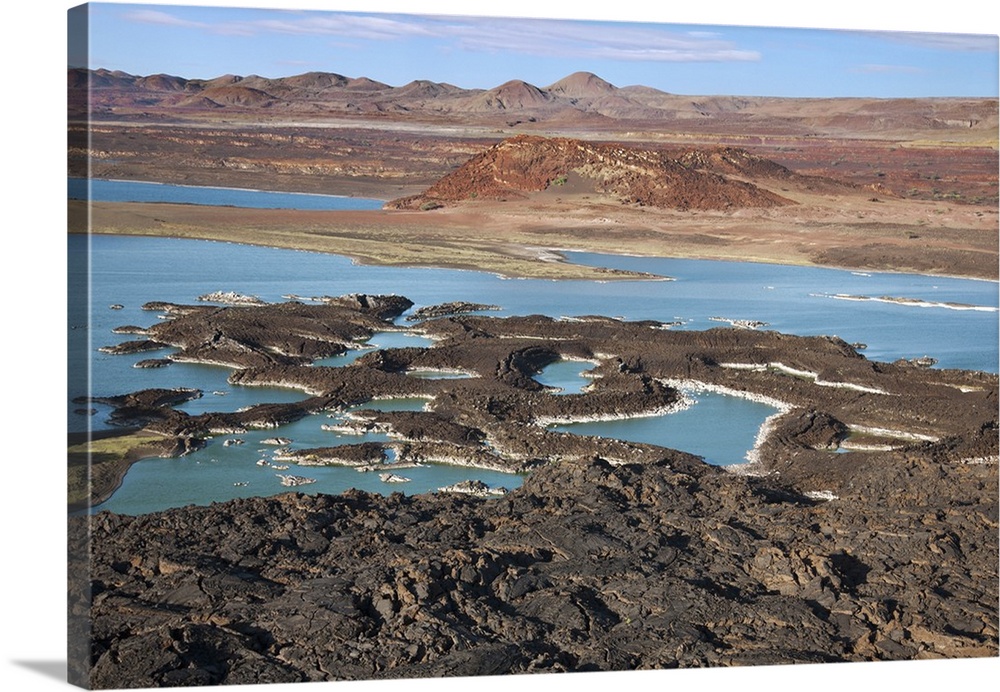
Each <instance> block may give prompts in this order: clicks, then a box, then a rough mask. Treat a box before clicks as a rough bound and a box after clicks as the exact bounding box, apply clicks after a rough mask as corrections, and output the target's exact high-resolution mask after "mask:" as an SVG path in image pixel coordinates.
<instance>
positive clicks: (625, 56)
mask: <svg viewBox="0 0 1000 692" xmlns="http://www.w3.org/2000/svg"><path fill="white" fill-rule="evenodd" d="M126 18H127V19H130V20H132V21H138V22H143V23H152V24H161V25H165V26H180V27H196V28H202V29H205V30H207V31H210V32H212V33H216V34H226V35H236V36H257V35H261V34H287V35H302V36H340V37H347V38H351V39H358V40H372V41H396V40H401V39H408V38H417V37H422V38H431V39H437V40H439V41H442V42H443V43H444V45H443V46H442V47H443V48H449V47H450V48H456V47H457V48H462V49H464V50H468V51H476V52H508V51H509V52H515V53H523V54H528V55H537V56H561V57H597V58H606V59H612V60H629V61H634V60H650V61H660V62H696V61H703V62H728V61H752V60H759V59H760V54H759V53H758V52H757V51H754V50H747V49H742V48H739V47H737V46H736V45H734V44H733V43H732V42H731V41H727V40H725V39H724V38H723V37H722V36H721V35H720V34H719V33H717V32H699V31H691V32H678V31H670V30H669V29H667V28H664V27H660V26H656V25H636V24H624V23H622V24H615V23H600V24H598V23H594V22H581V21H557V20H545V19H508V18H490V17H480V18H471V17H468V18H466V17H431V16H407V15H380V16H375V15H364V14H347V13H322V14H321V13H312V12H309V13H306V12H301V13H294V14H290V13H281V14H280V15H279V18H275V19H261V20H254V21H236V22H222V23H218V24H214V25H207V24H201V23H198V22H192V21H188V20H184V19H181V18H180V17H177V16H175V15H172V14H168V13H166V12H161V11H156V10H143V11H137V12H131V13H128V14H127V15H126Z"/></svg>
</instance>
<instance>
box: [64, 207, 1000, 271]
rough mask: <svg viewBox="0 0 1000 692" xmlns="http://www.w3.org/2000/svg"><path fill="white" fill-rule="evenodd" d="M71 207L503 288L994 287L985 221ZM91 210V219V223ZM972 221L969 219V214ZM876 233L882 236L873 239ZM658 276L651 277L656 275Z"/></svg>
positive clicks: (77, 215) (601, 211)
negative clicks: (777, 281) (814, 279)
mask: <svg viewBox="0 0 1000 692" xmlns="http://www.w3.org/2000/svg"><path fill="white" fill-rule="evenodd" d="M89 207H90V208H89V210H88V205H87V203H86V202H82V201H76V200H71V201H70V202H69V231H70V232H71V233H82V232H86V231H87V230H88V229H89V230H90V231H91V232H93V233H98V234H118V235H142V236H158V237H176V238H193V239H202V240H218V241H226V242H234V243H241V244H249V245H260V246H267V247H274V248H283V249H293V250H305V251H312V252H323V253H328V254H337V255H341V256H347V257H350V258H351V259H352V260H354V261H355V262H357V263H360V264H371V265H383V266H414V267H441V268H450V269H470V270H476V271H486V272H489V273H493V274H497V275H500V276H503V277H507V278H542V279H591V280H621V279H641V278H654V277H650V276H642V275H637V274H635V273H632V272H622V271H609V270H606V269H600V268H593V267H585V266H582V265H574V264H571V263H569V262H566V261H565V260H564V259H563V258H562V255H561V253H562V252H565V251H572V252H594V253H602V254H614V255H626V256H646V257H670V258H681V259H705V260H723V261H737V262H756V263H773V264H780V265H793V266H816V267H827V268H836V269H845V270H867V271H879V272H899V273H913V274H925V275H933V276H941V277H955V278H966V279H985V280H990V281H996V280H997V279H998V262H997V258H998V252H997V236H996V232H995V230H994V231H990V230H989V227H988V221H989V220H986V221H983V220H982V219H976V222H977V224H978V225H977V226H971V227H969V228H964V229H960V230H953V229H952V230H949V231H948V232H947V233H944V232H942V233H941V237H940V238H938V239H935V238H933V237H930V236H929V234H927V233H926V231H925V232H924V236H926V237H922V238H921V240H920V241H919V244H917V243H914V242H912V240H911V239H910V238H909V235H913V234H912V233H909V232H905V233H907V234H908V235H904V237H903V238H901V237H900V236H901V234H902V233H904V232H903V231H901V230H900V229H899V228H898V227H897V226H895V225H894V226H889V225H886V224H871V225H869V224H862V225H855V226H850V225H845V224H843V223H841V221H840V220H838V219H837V218H834V219H831V220H829V221H824V222H820V221H818V220H803V219H802V218H801V217H802V216H803V214H804V213H805V212H804V210H796V211H795V212H781V213H775V212H770V213H760V214H758V215H756V216H754V215H739V214H736V215H722V214H700V215H684V214H680V213H676V212H665V211H649V210H644V209H622V210H616V211H617V213H616V215H615V216H614V217H613V218H612V217H610V216H609V215H608V213H607V211H608V210H607V209H606V208H604V207H601V208H597V207H595V206H594V205H591V206H589V207H588V206H587V205H584V206H583V207H582V208H580V209H577V210H576V211H573V209H575V207H573V206H572V205H571V204H569V203H566V204H561V205H557V206H556V207H554V208H553V209H551V210H549V209H546V210H544V211H543V210H541V209H539V208H536V207H534V206H533V205H531V204H520V203H517V204H509V205H504V204H493V205H484V206H482V207H471V206H470V207H461V206H459V207H456V208H452V209H446V210H438V211H435V212H420V211H416V212H414V211H385V210H374V211H300V210H284V209H277V210H275V209H241V208H233V207H208V206H198V205H185V204H153V203H117V202H92V203H90V205H89ZM88 211H89V213H88ZM968 213H969V214H970V215H971V214H972V213H973V212H972V210H970V211H969V212H968ZM879 229H881V230H879ZM656 278H659V277H656Z"/></svg>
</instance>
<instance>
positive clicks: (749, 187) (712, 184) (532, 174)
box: [387, 135, 793, 210]
mask: <svg viewBox="0 0 1000 692" xmlns="http://www.w3.org/2000/svg"><path fill="white" fill-rule="evenodd" d="M782 171H784V173H785V174H787V175H792V173H791V172H789V171H787V169H784V168H783V167H781V166H779V165H778V164H775V163H773V162H769V161H767V160H766V159H761V158H760V157H757V156H754V155H752V154H750V153H748V152H746V151H744V150H742V149H737V148H732V147H729V148H720V149H711V150H705V151H699V150H694V151H684V152H680V153H677V152H673V153H668V152H663V151H658V150H648V149H633V148H629V147H624V146H621V145H618V144H602V143H594V142H587V141H582V140H576V139H569V138H562V137H559V138H545V137H538V136H534V135H519V136H517V137H512V138H509V139H505V140H503V141H501V142H499V143H497V144H495V145H493V146H492V147H490V148H489V149H487V150H486V151H483V152H481V153H480V154H477V155H476V156H474V157H473V158H471V159H470V160H469V161H467V162H466V163H465V164H464V165H462V166H461V167H460V168H459V169H458V170H456V171H454V172H452V173H450V174H449V175H447V176H445V177H444V178H442V179H441V180H439V181H438V182H436V183H435V184H434V185H432V186H431V187H430V188H428V189H427V191H426V192H424V193H423V194H422V195H417V196H415V197H408V198H405V199H400V200H395V201H394V202H390V203H389V204H388V205H387V206H389V207H392V208H398V209H413V208H420V207H423V208H430V207H434V206H440V205H442V204H447V203H455V202H459V201H462V200H509V199H524V198H527V196H528V195H529V194H530V193H534V192H540V191H542V190H545V189H547V188H548V187H549V186H550V185H561V184H563V183H565V182H566V181H567V179H568V176H569V175H570V174H573V175H574V177H577V178H578V179H579V180H580V181H581V183H582V185H583V186H584V187H585V188H588V191H589V192H593V193H597V194H601V195H605V196H607V197H609V198H612V199H614V200H617V201H620V202H622V203H628V204H639V205H648V206H654V207H662V208H668V209H680V210H688V209H695V210H723V209H739V208H745V207H775V206H782V205H786V204H793V202H792V201H791V200H788V199H786V198H784V197H781V196H779V195H777V194H775V193H773V192H770V191H768V190H765V189H763V188H761V187H758V186H756V185H754V184H753V183H751V182H748V181H747V180H746V179H745V178H753V177H755V176H758V177H763V178H774V177H782V175H783V174H782ZM730 175H734V176H739V177H740V178H741V179H739V180H737V179H734V178H730V177H728V176H730Z"/></svg>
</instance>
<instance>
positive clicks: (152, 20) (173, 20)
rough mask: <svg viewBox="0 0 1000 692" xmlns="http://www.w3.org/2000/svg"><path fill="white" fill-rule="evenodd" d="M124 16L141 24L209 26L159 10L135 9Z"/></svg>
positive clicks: (200, 27) (196, 27) (201, 27)
mask: <svg viewBox="0 0 1000 692" xmlns="http://www.w3.org/2000/svg"><path fill="white" fill-rule="evenodd" d="M124 17H125V19H127V20H129V21H132V22H139V23H141V24H160V25H163V26H180V27H188V28H194V29H207V28H209V26H208V25H207V24H202V23H201V22H192V21H189V20H187V19H181V18H180V17H175V16H174V15H172V14H168V13H167V12H160V11H158V10H135V11H134V12H126V13H125V14H124Z"/></svg>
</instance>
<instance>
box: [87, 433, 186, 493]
mask: <svg viewBox="0 0 1000 692" xmlns="http://www.w3.org/2000/svg"><path fill="white" fill-rule="evenodd" d="M74 442H75V440H73V439H72V438H71V440H70V444H69V446H68V449H67V452H68V454H67V457H68V462H69V468H68V474H67V503H68V505H69V509H70V510H71V511H72V510H75V509H82V508H84V507H87V506H88V505H97V504H100V503H101V502H104V501H105V500H107V499H108V498H109V497H111V494H112V493H114V491H115V490H117V489H118V487H119V486H120V485H121V482H122V479H123V478H124V477H125V473H126V471H128V468H129V466H131V465H132V464H133V463H134V462H136V461H138V460H139V459H142V458H145V457H151V456H163V455H167V454H171V453H172V452H173V450H174V449H175V447H176V443H175V441H174V440H171V439H168V438H164V437H163V436H162V435H156V434H154V433H148V432H143V431H138V432H134V431H130V432H123V433H121V434H113V435H110V436H107V437H100V438H95V439H92V440H90V441H89V442H87V441H83V442H77V443H76V444H74Z"/></svg>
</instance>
